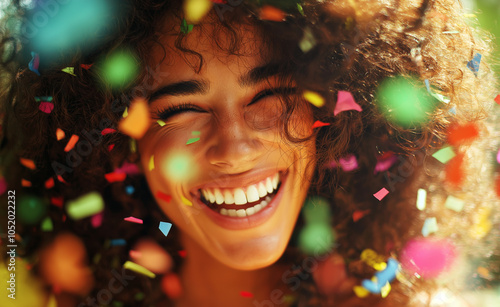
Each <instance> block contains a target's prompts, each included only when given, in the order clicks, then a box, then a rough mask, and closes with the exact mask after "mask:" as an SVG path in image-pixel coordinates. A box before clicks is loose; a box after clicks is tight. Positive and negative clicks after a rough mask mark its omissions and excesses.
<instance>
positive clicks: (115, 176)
mask: <svg viewBox="0 0 500 307" xmlns="http://www.w3.org/2000/svg"><path fill="white" fill-rule="evenodd" d="M104 178H106V180H107V181H108V182H109V183H113V182H119V181H123V180H125V178H127V174H125V173H117V172H113V173H108V174H104Z"/></svg>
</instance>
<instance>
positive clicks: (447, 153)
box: [432, 146, 456, 164]
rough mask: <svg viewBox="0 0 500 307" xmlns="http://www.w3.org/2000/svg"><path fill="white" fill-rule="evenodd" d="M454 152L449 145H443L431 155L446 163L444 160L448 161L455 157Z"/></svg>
mask: <svg viewBox="0 0 500 307" xmlns="http://www.w3.org/2000/svg"><path fill="white" fill-rule="evenodd" d="M455 155H456V154H455V152H454V151H453V148H451V146H447V147H444V148H442V149H440V150H438V151H436V152H435V153H434V154H433V155H432V156H433V157H434V158H436V160H438V161H439V162H441V163H443V164H446V162H448V161H450V160H451V159H453V157H455Z"/></svg>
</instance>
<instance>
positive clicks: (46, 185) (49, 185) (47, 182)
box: [45, 177, 54, 189]
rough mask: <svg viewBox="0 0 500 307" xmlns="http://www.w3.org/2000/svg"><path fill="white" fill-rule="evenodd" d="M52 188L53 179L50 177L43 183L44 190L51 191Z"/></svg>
mask: <svg viewBox="0 0 500 307" xmlns="http://www.w3.org/2000/svg"><path fill="white" fill-rule="evenodd" d="M53 187H54V178H52V177H50V178H49V179H47V181H45V188H46V189H52V188H53Z"/></svg>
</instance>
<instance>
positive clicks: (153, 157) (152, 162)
mask: <svg viewBox="0 0 500 307" xmlns="http://www.w3.org/2000/svg"><path fill="white" fill-rule="evenodd" d="M148 168H149V170H150V171H152V170H154V168H155V155H151V157H150V158H149V166H148Z"/></svg>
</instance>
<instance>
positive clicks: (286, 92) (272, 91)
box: [248, 87, 297, 106]
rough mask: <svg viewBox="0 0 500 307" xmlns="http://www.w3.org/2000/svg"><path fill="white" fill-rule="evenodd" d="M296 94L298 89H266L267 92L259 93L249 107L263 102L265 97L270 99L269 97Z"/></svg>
mask: <svg viewBox="0 0 500 307" xmlns="http://www.w3.org/2000/svg"><path fill="white" fill-rule="evenodd" d="M296 92H297V88H296V87H276V88H268V89H265V90H263V91H261V92H259V93H258V94H257V95H255V97H254V98H253V99H252V101H250V103H249V104H248V105H249V106H250V105H252V104H254V103H256V102H258V101H259V100H261V99H263V98H265V97H268V96H274V95H284V96H287V95H292V94H295V93H296Z"/></svg>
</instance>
